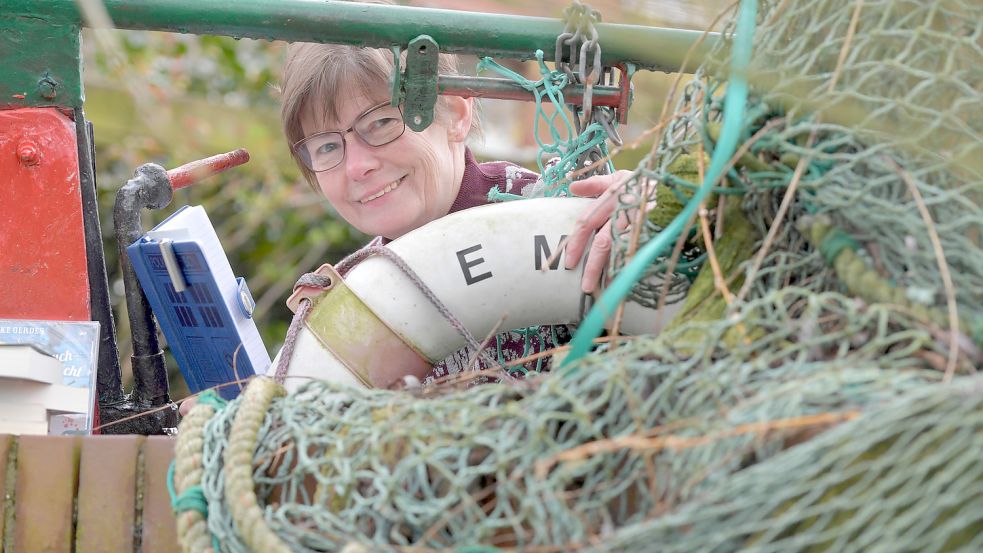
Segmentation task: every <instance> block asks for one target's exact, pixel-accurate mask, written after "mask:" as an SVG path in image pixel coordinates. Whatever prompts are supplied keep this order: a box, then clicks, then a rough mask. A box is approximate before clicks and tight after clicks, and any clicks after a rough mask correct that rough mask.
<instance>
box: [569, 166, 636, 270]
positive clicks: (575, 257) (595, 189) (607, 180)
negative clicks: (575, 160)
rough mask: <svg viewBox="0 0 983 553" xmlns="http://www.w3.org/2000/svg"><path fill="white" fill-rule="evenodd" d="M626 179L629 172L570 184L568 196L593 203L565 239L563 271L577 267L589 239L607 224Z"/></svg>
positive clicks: (598, 176)
mask: <svg viewBox="0 0 983 553" xmlns="http://www.w3.org/2000/svg"><path fill="white" fill-rule="evenodd" d="M630 176H631V171H617V172H615V173H612V174H610V175H595V176H593V177H589V178H586V179H583V180H578V181H574V182H572V183H570V192H571V193H573V194H575V195H577V196H584V197H596V198H597V199H596V200H595V201H594V202H593V203H591V205H590V206H589V207H588V208H587V209H585V210H584V211H583V213H581V214H580V217H578V218H577V222H576V224H575V225H574V228H573V231H572V232H571V233H570V236H569V237H568V238H567V245H566V249H565V250H564V252H565V254H566V255H565V256H564V257H565V258H566V261H565V262H564V267H566V268H567V269H573V268H574V267H576V266H577V265H578V264H579V263H580V259H581V257H582V256H583V254H584V250H585V249H586V248H587V243H588V242H589V241H590V237H591V235H592V234H594V232H595V231H596V230H597V229H599V228H600V227H601V226H603V225H604V224H606V223H607V222H608V220H609V219H610V218H611V214H612V213H613V212H614V210H615V208H616V207H617V206H618V194H619V193H620V192H621V187H622V185H623V184H624V183H625V182H626V181H627V180H628V178H629V177H630Z"/></svg>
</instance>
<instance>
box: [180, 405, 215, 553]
mask: <svg viewBox="0 0 983 553" xmlns="http://www.w3.org/2000/svg"><path fill="white" fill-rule="evenodd" d="M224 405H225V401H224V400H222V398H220V397H219V396H218V395H217V394H216V393H215V392H214V391H212V390H209V391H206V392H205V393H203V394H202V395H201V396H199V398H198V402H197V403H196V404H195V406H194V407H193V408H192V409H191V412H190V413H188V414H187V415H186V416H185V417H184V418H183V419H182V420H181V431H180V432H179V433H178V436H177V441H176V443H175V446H174V453H175V455H174V461H173V462H172V463H171V468H170V470H169V471H168V491H169V492H170V493H171V505H172V507H173V509H174V511H175V518H176V520H177V536H178V541H179V543H180V544H181V550H182V551H183V552H184V553H213V551H217V550H218V547H217V546H216V545H215V544H214V543H213V541H214V538H213V537H212V535H211V533H209V531H208V504H207V501H205V498H204V494H203V492H202V488H201V477H202V474H203V473H204V464H203V463H202V450H203V449H204V445H205V442H204V431H205V424H206V423H208V421H209V419H211V418H212V416H213V415H214V414H215V412H216V411H217V410H218V409H221V408H222V407H223V406H224Z"/></svg>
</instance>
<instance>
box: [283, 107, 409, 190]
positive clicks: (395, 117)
mask: <svg viewBox="0 0 983 553" xmlns="http://www.w3.org/2000/svg"><path fill="white" fill-rule="evenodd" d="M352 131H354V132H355V134H356V135H358V137H359V138H361V139H362V142H365V143H366V144H368V145H369V146H373V147H378V146H384V145H386V144H389V143H390V142H392V141H393V140H396V139H397V138H399V137H400V136H403V132H405V131H406V124H405V123H403V113H402V112H401V111H400V109H399V107H393V106H392V105H390V103H389V102H386V103H384V104H379V105H377V106H373V107H371V108H369V109H368V110H366V111H364V112H363V113H362V114H361V115H359V116H358V117H357V118H356V119H355V123H354V124H353V125H352V126H351V127H349V128H348V129H346V130H343V131H325V132H319V133H317V134H312V135H311V136H308V137H307V138H304V139H303V140H300V141H298V142H297V143H296V144H294V145H293V146H292V148H293V151H294V153H296V154H297V157H299V158H300V160H301V161H302V162H303V163H304V166H305V167H307V168H308V169H310V170H311V171H314V172H315V173H321V172H324V171H330V170H331V169H334V168H335V167H337V166H338V165H340V164H341V162H342V161H344V159H345V135H346V134H348V133H349V132H352Z"/></svg>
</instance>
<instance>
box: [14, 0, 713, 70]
mask: <svg viewBox="0 0 983 553" xmlns="http://www.w3.org/2000/svg"><path fill="white" fill-rule="evenodd" d="M102 1H103V4H104V5H105V7H106V9H107V11H108V13H109V16H110V18H111V19H112V21H113V25H114V26H115V27H117V28H120V29H143V30H153V31H170V32H177V33H193V34H203V35H227V36H233V37H248V38H257V39H267V40H285V41H288V42H335V43H340V44H353V45H359V46H371V47H379V48H387V47H391V46H403V47H405V46H406V44H408V43H409V42H410V41H411V40H413V39H414V38H416V37H417V36H419V35H421V34H426V35H430V36H431V37H433V39H434V40H435V41H436V42H437V44H439V45H440V49H441V51H444V52H450V53H470V54H477V55H487V56H494V57H508V58H519V59H531V58H532V57H533V55H534V53H535V51H536V50H537V49H539V50H543V52H544V54H545V57H546V59H547V60H553V57H554V52H555V50H554V48H555V42H556V37H557V35H559V34H560V33H562V32H563V29H564V23H563V21H562V20H560V19H548V18H543V17H525V16H513V15H498V14H485V13H477V12H464V11H454V10H440V9H430V8H416V7H407V6H387V5H378V4H362V3H355V2H337V1H329V0H277V1H270V0H238V1H235V2H233V1H229V0H102ZM75 2H76V0H6V1H5V2H4V8H3V11H5V12H6V13H5V14H4V17H5V18H6V17H8V16H14V17H17V16H20V17H32V18H35V19H53V20H62V21H64V20H74V21H80V16H79V13H78V9H77V8H76V3H75ZM597 30H598V33H599V35H600V44H601V52H602V61H603V63H604V64H605V65H613V64H615V63H618V62H630V63H634V64H635V65H637V66H638V67H639V68H643V69H649V70H657V71H678V70H680V65H681V63H682V61H683V58H684V57H685V55H686V53H687V51H688V50H689V49H690V47H691V46H692V45H693V44H695V43H696V42H697V40H698V39H699V37H700V36H701V35H702V33H700V32H697V31H686V30H679V29H659V28H653V27H643V26H638V25H621V24H611V23H600V24H598V25H597ZM716 39H717V36H716V35H710V36H709V37H708V40H707V41H705V42H704V44H703V45H702V46H700V47H698V48H697V50H696V51H695V52H694V54H693V56H691V63H690V64H689V65H687V68H686V69H687V70H689V71H692V70H693V69H694V68H695V67H696V66H697V65H699V63H700V62H701V61H702V59H703V57H704V55H705V53H706V51H707V49H708V47H709V46H711V45H712V43H713V42H715V41H716Z"/></svg>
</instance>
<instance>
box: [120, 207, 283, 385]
mask: <svg viewBox="0 0 983 553" xmlns="http://www.w3.org/2000/svg"><path fill="white" fill-rule="evenodd" d="M126 251H127V253H128V254H129V256H130V261H131V262H132V264H133V268H134V270H135V271H136V274H137V277H138V278H139V279H140V284H141V286H142V287H143V291H144V293H145V294H146V296H147V300H148V301H149V302H150V306H151V308H152V309H153V311H154V315H155V317H156V318H157V322H158V324H159V325H160V328H161V331H162V332H163V333H164V337H165V338H166V339H167V345H168V347H170V349H171V353H172V354H173V355H174V358H175V360H176V361H177V364H178V366H179V367H180V369H181V373H182V374H183V375H184V378H185V380H186V381H187V383H188V387H189V388H190V389H191V391H192V392H199V391H201V390H204V389H207V388H211V387H214V386H217V385H220V384H225V383H230V382H236V381H241V380H245V379H246V378H247V377H249V376H251V375H253V374H265V373H266V370H267V368H269V366H270V356H269V353H268V352H267V350H266V347H265V346H264V345H263V340H262V338H261V337H260V335H259V331H258V330H257V329H256V324H255V323H254V322H253V320H252V310H253V307H254V306H255V303H254V302H253V301H252V297H251V296H250V295H249V290H248V288H246V285H245V281H244V280H243V279H241V278H239V279H237V278H236V277H235V275H234V273H233V272H232V267H231V265H230V264H229V259H228V257H227V256H226V255H225V251H224V250H223V249H222V245H221V243H220V242H219V239H218V236H217V235H216V233H215V228H214V227H213V226H212V224H211V222H210V221H209V220H208V215H207V214H206V213H205V210H204V209H203V208H202V207H201V206H193V207H190V206H184V207H182V208H181V209H179V210H178V211H176V212H175V213H174V214H173V215H171V216H170V217H168V218H167V219H165V220H164V221H163V222H161V223H160V224H159V225H157V226H156V227H154V229H153V230H151V231H150V232H148V233H147V234H145V235H144V236H143V237H141V238H140V239H139V240H137V241H136V242H134V243H133V244H131V245H130V246H129V247H127V248H126ZM239 390H240V387H239V386H237V385H231V386H223V387H221V388H220V389H219V392H220V394H221V395H222V397H224V398H226V399H231V398H234V397H235V396H237V395H238V394H239Z"/></svg>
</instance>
